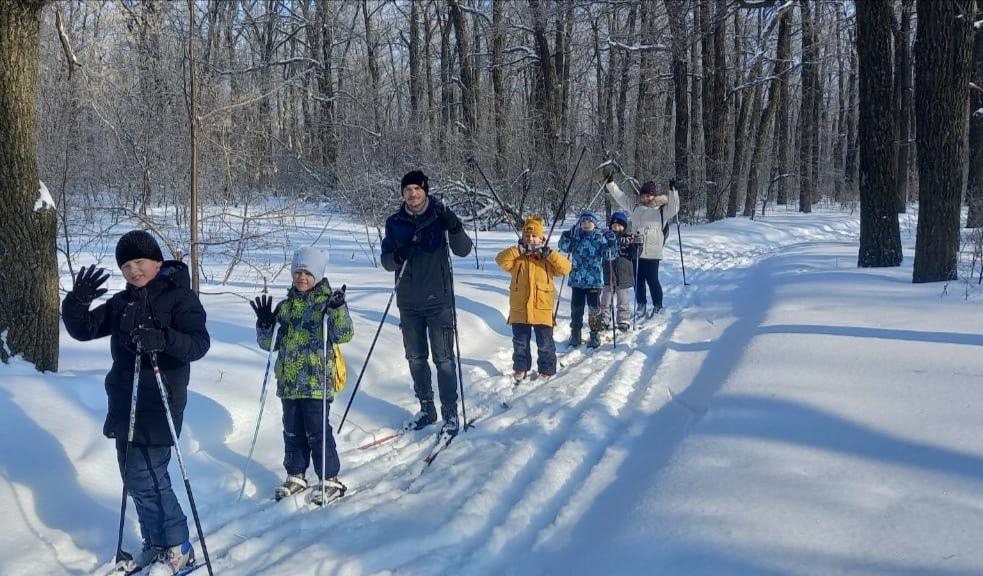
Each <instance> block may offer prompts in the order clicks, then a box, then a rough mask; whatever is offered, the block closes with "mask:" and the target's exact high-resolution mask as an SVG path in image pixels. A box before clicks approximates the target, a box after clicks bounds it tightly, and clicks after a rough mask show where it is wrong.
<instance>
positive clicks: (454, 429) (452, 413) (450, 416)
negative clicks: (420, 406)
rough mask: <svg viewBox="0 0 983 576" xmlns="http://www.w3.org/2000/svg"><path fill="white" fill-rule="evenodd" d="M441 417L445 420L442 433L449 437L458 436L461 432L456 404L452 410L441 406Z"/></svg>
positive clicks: (441, 429)
mask: <svg viewBox="0 0 983 576" xmlns="http://www.w3.org/2000/svg"><path fill="white" fill-rule="evenodd" d="M440 415H441V416H443V418H444V425H443V426H441V428H440V433H441V434H446V435H448V436H457V433H458V431H459V425H458V422H457V405H456V404H455V405H454V406H452V407H450V408H447V407H444V406H441V407H440Z"/></svg>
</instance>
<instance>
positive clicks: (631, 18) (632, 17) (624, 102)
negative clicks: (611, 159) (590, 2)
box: [615, 0, 684, 156]
mask: <svg viewBox="0 0 983 576" xmlns="http://www.w3.org/2000/svg"><path fill="white" fill-rule="evenodd" d="M683 1H684V0H679V2H680V3H682V2H683ZM637 14H638V4H635V3H632V5H631V8H630V9H629V11H628V32H627V33H626V35H625V38H633V37H634V36H635V21H636V15H637ZM631 63H632V55H631V53H630V52H629V53H627V54H623V55H622V57H621V58H620V64H621V83H620V84H619V85H618V107H617V112H616V117H617V119H618V140H617V144H616V145H615V149H616V150H617V151H618V155H619V156H620V155H621V154H622V153H624V151H625V134H626V133H627V132H628V124H627V120H626V118H625V111H626V110H627V109H628V87H629V86H630V85H631V84H630V80H629V75H630V73H631Z"/></svg>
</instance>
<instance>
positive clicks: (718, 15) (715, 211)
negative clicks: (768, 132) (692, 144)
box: [700, 0, 727, 222]
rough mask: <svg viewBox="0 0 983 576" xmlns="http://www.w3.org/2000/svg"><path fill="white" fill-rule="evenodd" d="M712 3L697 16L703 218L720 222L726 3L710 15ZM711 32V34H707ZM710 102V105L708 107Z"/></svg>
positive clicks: (722, 1) (724, 143)
mask: <svg viewBox="0 0 983 576" xmlns="http://www.w3.org/2000/svg"><path fill="white" fill-rule="evenodd" d="M711 1H712V0H702V2H701V4H700V11H701V14H700V17H701V19H702V20H703V26H704V29H705V32H704V36H703V77H704V78H703V85H704V87H703V96H704V97H703V104H704V108H703V133H704V141H705V143H706V144H705V148H706V172H707V177H706V191H707V192H706V202H707V219H708V220H710V221H711V222H713V221H715V220H720V219H721V218H723V217H724V214H725V208H726V207H725V205H724V195H723V190H722V187H721V185H720V179H721V178H722V177H723V174H724V170H723V166H724V162H725V157H726V155H727V131H726V127H727V98H726V96H727V60H726V57H725V55H724V54H725V46H724V41H725V39H726V36H727V21H726V19H725V15H726V8H727V6H726V0H716V10H715V13H714V14H713V16H712V17H711V15H710V3H711ZM711 30H712V34H711ZM708 103H710V105H708Z"/></svg>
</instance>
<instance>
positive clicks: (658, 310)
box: [648, 304, 665, 318]
mask: <svg viewBox="0 0 983 576" xmlns="http://www.w3.org/2000/svg"><path fill="white" fill-rule="evenodd" d="M663 310H665V308H663V307H662V306H659V305H658V304H656V305H654V306H652V310H650V311H649V315H648V317H649V318H655V317H656V316H658V315H660V314H662V311H663Z"/></svg>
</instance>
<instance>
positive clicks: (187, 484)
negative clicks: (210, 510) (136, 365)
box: [150, 352, 215, 576]
mask: <svg viewBox="0 0 983 576" xmlns="http://www.w3.org/2000/svg"><path fill="white" fill-rule="evenodd" d="M150 365H151V366H153V368H154V378H156V379H157V389H158V390H160V401H161V402H162V403H163V404H164V415H165V416H167V427H168V428H170V430H171V440H173V441H174V453H175V454H176V455H177V463H178V466H179V467H180V468H181V477H182V478H183V479H184V488H185V489H186V490H187V492H188V502H189V503H190V504H191V513H192V515H194V518H195V528H196V529H197V530H198V542H199V543H200V544H201V552H202V554H204V556H205V567H206V568H208V576H215V575H214V573H213V572H212V561H211V559H210V558H209V557H208V546H206V545H205V533H204V532H202V530H201V519H200V518H199V517H198V507H197V506H195V496H194V494H193V493H192V492H191V480H189V479H188V470H187V468H185V467H184V458H182V457H181V447H180V446H179V445H178V436H177V429H176V428H174V417H173V416H172V415H171V405H170V403H168V401H167V389H166V388H164V380H163V379H162V378H161V376H160V365H159V364H157V353H156V352H151V353H150Z"/></svg>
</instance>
